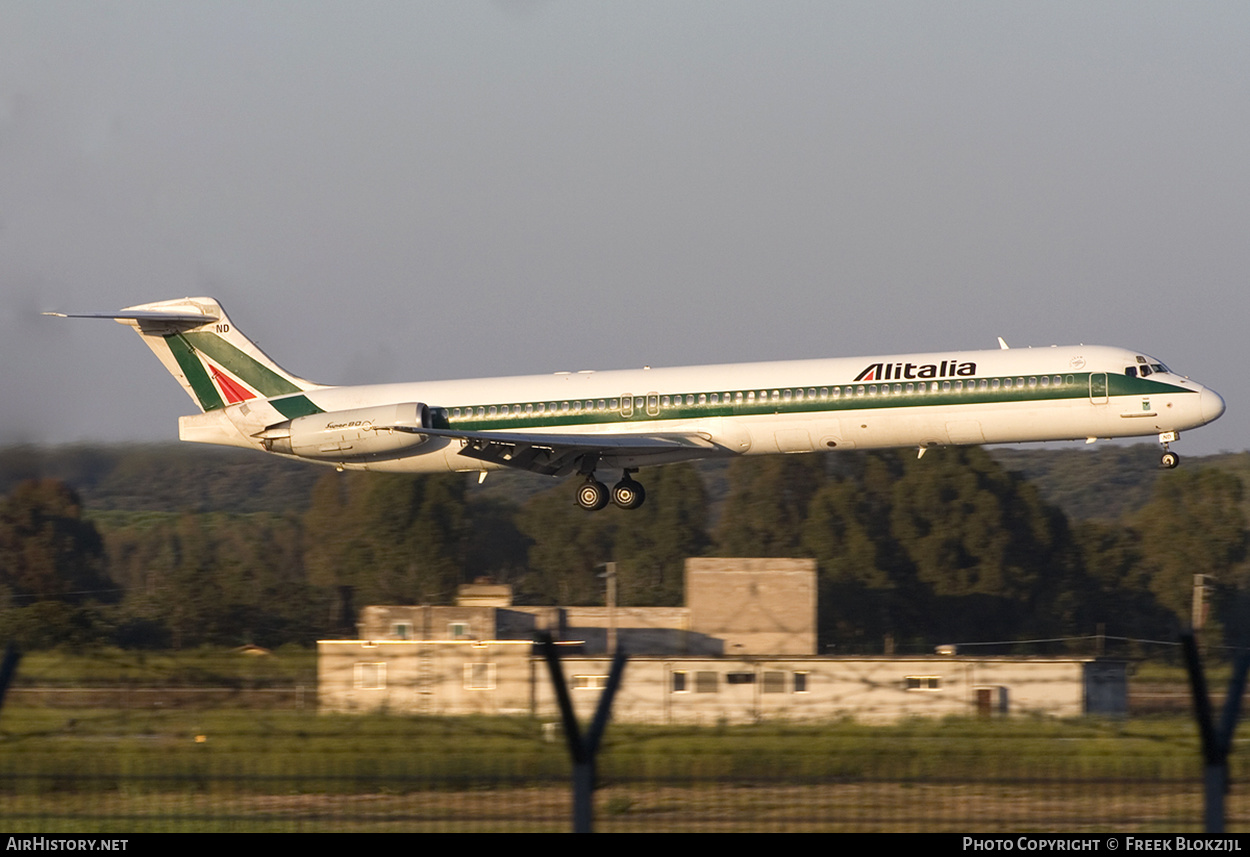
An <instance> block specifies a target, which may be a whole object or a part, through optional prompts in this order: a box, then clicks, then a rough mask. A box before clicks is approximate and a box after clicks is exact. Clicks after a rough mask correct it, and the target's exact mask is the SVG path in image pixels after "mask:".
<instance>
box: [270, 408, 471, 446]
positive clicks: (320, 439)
mask: <svg viewBox="0 0 1250 857" xmlns="http://www.w3.org/2000/svg"><path fill="white" fill-rule="evenodd" d="M440 416H441V409H439V408H431V407H429V406H427V405H425V404H423V403H421V402H407V403H404V404H399V405H378V406H376V407H372V408H353V409H351V410H346V411H330V412H328V413H323V414H310V415H308V416H303V417H296V418H295V419H293V420H288V421H286V422H284V423H278V424H277V425H275V426H270V427H269V428H267V429H265V430H264V431H263V432H261V433H260V434H258V435H256V437H258V438H259V439H260V440H261V442H262V443H264V445H265V449H267V450H268V451H269V452H277V453H282V454H285V455H298V456H299V457H301V458H314V459H321V460H328V461H345V460H350V459H359V458H397V457H399V456H401V455H405V454H407V453H409V452H411V451H412V450H414V449H416V448H417V447H419V446H421V445H422V444H423V443H426V442H427V441H428V440H429V439H430V436H429V435H423V434H420V433H419V432H420V430H421V429H423V428H438V427H439V424H440V423H441V424H442V425H443V426H444V427H445V425H446V419H445V418H443V419H440V418H439V417H440Z"/></svg>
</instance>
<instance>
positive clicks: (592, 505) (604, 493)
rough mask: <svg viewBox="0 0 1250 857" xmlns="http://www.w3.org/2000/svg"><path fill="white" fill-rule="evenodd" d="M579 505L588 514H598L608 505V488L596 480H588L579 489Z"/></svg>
mask: <svg viewBox="0 0 1250 857" xmlns="http://www.w3.org/2000/svg"><path fill="white" fill-rule="evenodd" d="M577 505H579V506H581V507H582V508H583V509H585V510H587V511H588V512H598V511H599V510H600V509H602V508H603V507H604V506H606V505H608V486H606V485H604V484H603V483H602V482H596V481H595V480H594V479H587V480H586V481H585V482H583V483H582V486H581V487H580V488H578V489H577Z"/></svg>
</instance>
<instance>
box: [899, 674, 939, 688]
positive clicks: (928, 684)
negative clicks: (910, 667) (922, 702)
mask: <svg viewBox="0 0 1250 857" xmlns="http://www.w3.org/2000/svg"><path fill="white" fill-rule="evenodd" d="M903 687H905V688H907V689H908V690H941V689H942V678H941V676H936V675H909V676H907V677H906V678H905V679H903Z"/></svg>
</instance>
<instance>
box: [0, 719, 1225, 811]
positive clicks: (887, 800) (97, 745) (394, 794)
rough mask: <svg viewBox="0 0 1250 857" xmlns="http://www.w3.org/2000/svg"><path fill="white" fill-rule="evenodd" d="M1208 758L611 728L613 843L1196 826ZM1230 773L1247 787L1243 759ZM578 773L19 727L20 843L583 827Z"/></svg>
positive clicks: (355, 729) (774, 728)
mask: <svg viewBox="0 0 1250 857" xmlns="http://www.w3.org/2000/svg"><path fill="white" fill-rule="evenodd" d="M1197 745H1198V739H1197V736H1196V734H1195V730H1194V728H1193V726H1192V725H1191V724H1190V723H1188V722H1187V721H1181V720H1171V719H1168V720H1146V721H1135V722H1123V721H1100V720H1080V721H1052V720H1039V721H1031V720H1013V721H973V720H945V721H930V720H925V721H908V722H904V723H901V724H898V725H895V726H873V727H868V726H863V725H860V724H855V723H851V722H831V723H821V724H808V725H793V724H792V725H779V724H774V725H761V726H741V727H720V728H704V729H698V728H676V727H662V726H654V727H649V726H640V725H632V724H631V725H626V724H613V725H612V726H611V727H610V728H609V730H608V732H607V735H606V737H605V743H604V747H603V753H602V756H601V759H600V765H599V781H600V792H599V799H598V805H599V819H600V829H602V830H613V829H616V830H638V831H643V830H648V831H656V830H692V829H702V825H712V828H711V829H727V830H755V831H759V830H763V829H768V828H769V826H770V825H775V826H777V827H778V828H779V829H787V830H837V829H858V830H864V829H892V830H908V829H919V830H944V829H952V830H958V829H964V830H966V829H970V825H973V826H975V828H976V829H977V830H979V831H985V830H992V829H1005V830H1013V829H1015V830H1018V829H1021V828H1027V829H1034V830H1065V831H1067V830H1072V829H1103V830H1107V829H1112V830H1150V829H1167V830H1169V831H1173V832H1175V831H1176V830H1181V829H1190V830H1193V829H1195V828H1196V827H1197V825H1198V823H1199V818H1200V812H1199V810H1198V807H1199V803H1198V800H1197V790H1196V783H1197V781H1198V780H1199V779H1200V777H1199V776H1198V771H1199V762H1198V749H1197ZM1233 762H1234V772H1233V773H1234V777H1236V778H1239V777H1242V776H1244V774H1245V773H1246V766H1245V763H1246V755H1245V748H1244V747H1243V746H1240V744H1239V748H1238V752H1236V753H1234V755H1233ZM569 776H570V768H569V762H568V758H567V754H566V751H565V747H564V744H563V742H562V741H561V740H560V736H559V735H558V733H555V732H553V731H552V730H551V729H550V728H547V724H543V723H540V722H537V721H534V720H530V719H527V718H451V719H443V718H418V717H386V716H330V715H316V714H313V713H294V712H275V711H266V712H256V711H233V712H232V711H168V710H161V711H153V710H147V711H143V710H116V709H114V710H89V709H88V710H76V711H72V712H67V711H63V710H61V711H57V710H50V709H34V708H25V707H22V706H16V707H13V706H9V707H6V709H5V711H4V713H3V717H0V818H3V819H4V821H5V826H6V829H8V830H10V831H11V832H23V831H58V832H70V831H82V832H87V831H95V832H107V831H123V832H140V831H172V830H196V831H208V830H305V831H311V830H327V831H329V830H339V831H342V830H494V831H520V830H567V829H568V824H569V791H568V790H569ZM1245 803H1246V801H1245V800H1244V798H1237V797H1236V795H1234V796H1233V797H1232V803H1231V812H1232V813H1233V816H1232V818H1233V819H1234V820H1235V819H1237V818H1244V817H1245V810H1246V807H1245V806H1244V804H1245ZM1238 814H1240V815H1238Z"/></svg>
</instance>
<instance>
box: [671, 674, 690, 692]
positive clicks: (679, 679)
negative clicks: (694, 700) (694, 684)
mask: <svg viewBox="0 0 1250 857" xmlns="http://www.w3.org/2000/svg"><path fill="white" fill-rule="evenodd" d="M689 692H690V688H689V687H687V685H686V671H685V670H677V671H674V673H673V693H689Z"/></svg>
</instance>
